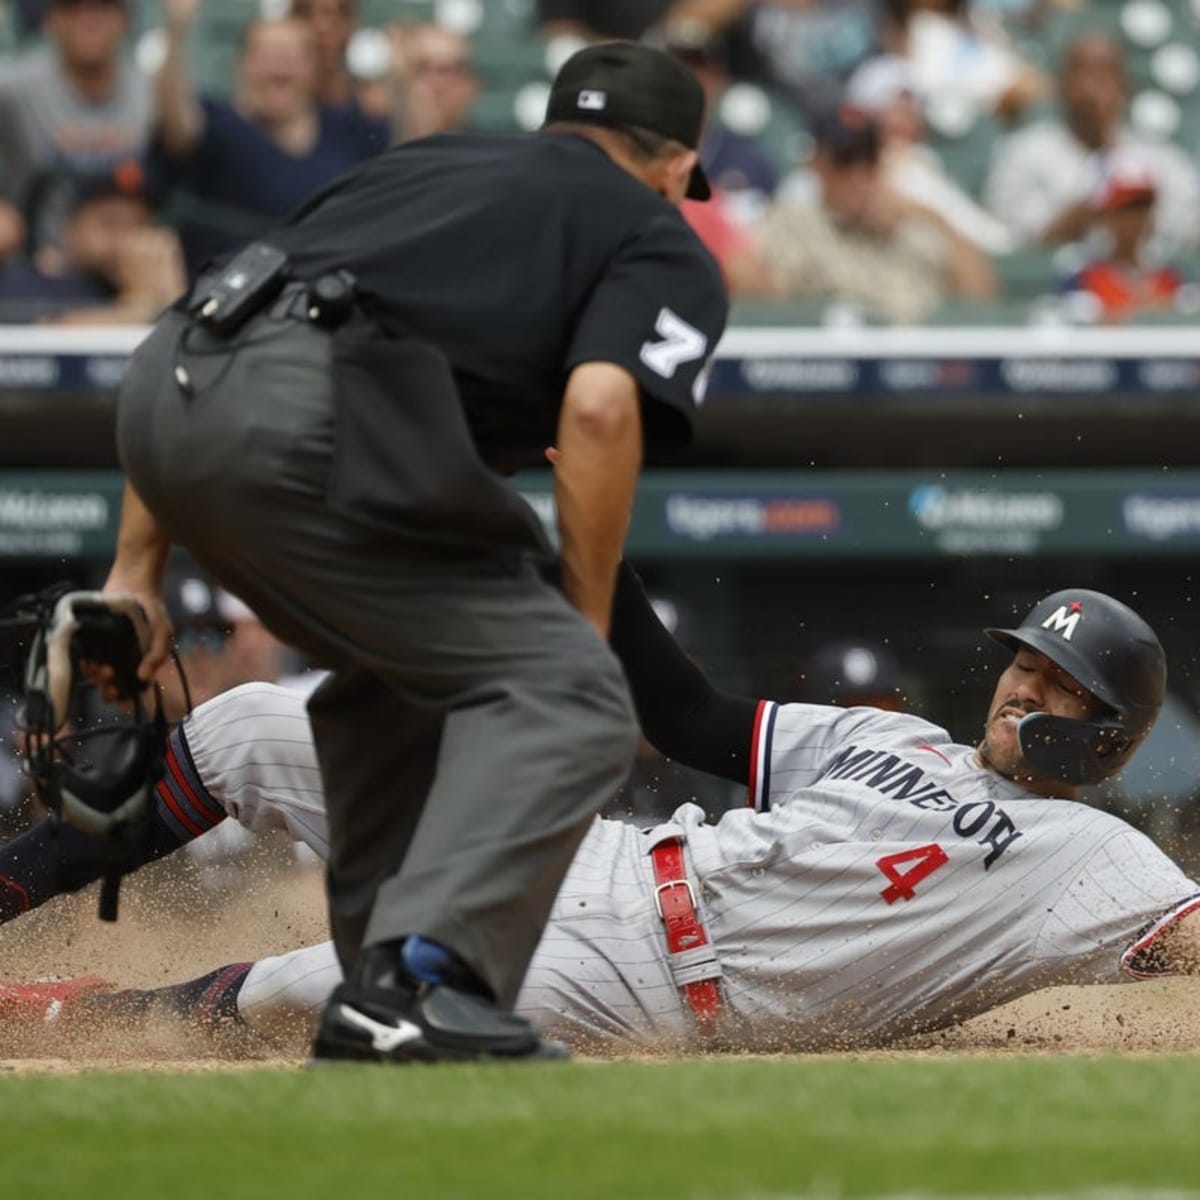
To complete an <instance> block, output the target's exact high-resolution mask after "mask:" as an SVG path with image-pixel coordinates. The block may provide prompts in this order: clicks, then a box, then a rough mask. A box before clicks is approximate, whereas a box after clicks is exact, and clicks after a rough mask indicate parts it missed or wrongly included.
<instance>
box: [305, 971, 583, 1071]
mask: <svg viewBox="0 0 1200 1200" xmlns="http://www.w3.org/2000/svg"><path fill="white" fill-rule="evenodd" d="M312 1055H313V1061H314V1062H317V1063H320V1062H470V1061H474V1060H479V1059H494V1060H505V1061H518V1060H530V1061H533V1060H545V1059H561V1058H568V1057H570V1056H569V1054H568V1053H567V1050H566V1048H565V1047H564V1046H561V1045H560V1044H559V1043H557V1042H550V1041H546V1040H544V1039H543V1038H541V1037H540V1036H539V1035H538V1034H537V1032H536V1031H535V1030H534V1028H533V1026H532V1025H530V1024H529V1022H528V1021H526V1020H525V1019H524V1017H519V1016H517V1015H516V1014H515V1013H511V1012H508V1011H506V1010H505V1009H502V1008H498V1007H497V1006H496V1005H495V1004H494V1003H493V1002H492V1001H491V1000H489V999H487V998H486V997H484V996H480V995H477V994H475V993H473V992H469V991H464V990H462V989H461V988H458V987H452V986H449V985H447V984H434V985H430V984H425V983H420V982H418V981H416V980H414V979H413V978H412V977H411V976H409V975H408V974H407V972H405V971H404V969H403V967H402V966H400V965H399V962H398V960H397V958H396V957H395V956H393V955H387V954H386V953H381V951H380V948H377V947H375V948H372V949H371V950H368V951H365V952H364V960H363V962H361V963H360V964H359V967H358V969H356V971H355V972H354V975H353V977H352V978H351V979H350V980H348V981H347V982H346V983H343V984H341V985H340V986H339V987H338V988H336V989H335V991H334V993H333V995H332V996H331V997H330V998H329V1002H328V1003H327V1004H326V1006H325V1011H324V1012H323V1013H322V1014H321V1024H320V1026H319V1028H318V1029H317V1036H316V1039H315V1041H314V1042H313V1051H312Z"/></svg>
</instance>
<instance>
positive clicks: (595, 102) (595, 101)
mask: <svg viewBox="0 0 1200 1200" xmlns="http://www.w3.org/2000/svg"><path fill="white" fill-rule="evenodd" d="M575 103H576V106H577V107H579V108H584V109H587V111H588V112H603V111H604V110H605V109H606V108H607V107H608V93H607V92H580V93H579V99H578V100H577V101H576V102H575Z"/></svg>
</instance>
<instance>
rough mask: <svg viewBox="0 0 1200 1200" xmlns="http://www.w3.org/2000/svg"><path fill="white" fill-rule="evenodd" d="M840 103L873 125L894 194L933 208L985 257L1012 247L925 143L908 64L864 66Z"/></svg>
mask: <svg viewBox="0 0 1200 1200" xmlns="http://www.w3.org/2000/svg"><path fill="white" fill-rule="evenodd" d="M845 100H846V103H847V104H848V105H850V106H851V107H852V108H856V109H858V111H860V112H863V113H866V114H867V115H868V116H869V117H871V118H872V119H873V120H875V121H876V122H877V123H878V125H879V131H880V137H881V138H882V141H883V151H882V162H883V169H884V175H885V177H886V179H887V182H888V184H889V185H890V186H891V187H892V188H893V189H894V190H895V191H896V193H897V194H898V195H900V196H902V197H904V198H905V199H906V200H911V201H913V203H915V204H921V205H924V206H925V207H926V208H929V209H932V210H933V211H934V212H936V213H937V214H938V216H940V217H941V218H942V219H943V220H944V221H946V223H947V224H949V225H950V227H951V228H952V229H954V231H955V232H956V233H958V234H959V235H961V236H962V237H964V238H966V239H967V240H968V241H969V242H971V243H972V244H973V245H975V246H977V247H978V248H979V249H980V250H982V251H983V252H984V253H985V254H989V255H996V254H1007V253H1008V252H1009V251H1011V250H1012V249H1013V236H1012V234H1011V233H1010V232H1009V230H1008V228H1007V227H1006V226H1005V225H1004V223H1003V222H1001V221H999V220H998V219H997V218H996V217H994V216H992V214H991V213H989V212H988V211H987V210H986V209H984V208H983V207H981V206H980V205H979V204H977V203H976V202H975V200H973V199H972V198H971V197H970V196H969V195H967V193H966V192H965V191H964V190H963V189H962V188H961V187H960V186H959V185H958V184H957V183H956V182H955V181H954V180H953V179H952V178H951V177H950V176H949V175H948V174H947V173H946V171H945V168H944V167H943V166H942V163H941V160H940V159H939V158H938V156H937V154H936V153H935V152H934V151H933V150H932V149H930V147H929V146H927V145H926V144H925V143H924V136H925V124H924V120H923V118H922V115H921V108H920V104H919V101H918V96H917V89H916V84H915V82H914V80H913V75H912V68H911V66H910V65H909V64H908V62H906V61H905V60H904V59H902V58H899V57H897V56H895V55H882V56H881V57H879V58H873V59H871V60H870V61H869V62H866V63H864V64H863V65H862V66H861V67H859V69H858V70H857V71H856V72H855V73H854V75H853V76H852V77H851V79H850V82H849V84H848V85H847V87H846V95H845Z"/></svg>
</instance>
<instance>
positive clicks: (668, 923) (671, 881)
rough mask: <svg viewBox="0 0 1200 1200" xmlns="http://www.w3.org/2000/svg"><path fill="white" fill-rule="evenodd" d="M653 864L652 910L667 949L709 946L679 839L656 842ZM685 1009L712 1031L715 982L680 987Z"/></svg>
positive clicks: (717, 1004) (717, 1002) (717, 1006)
mask: <svg viewBox="0 0 1200 1200" xmlns="http://www.w3.org/2000/svg"><path fill="white" fill-rule="evenodd" d="M650 861H651V862H652V863H653V864H654V882H655V888H654V908H655V910H656V911H657V913H658V915H659V916H660V917H661V918H662V921H663V925H664V926H665V927H666V930H667V949H668V950H669V951H670V952H671V953H672V954H682V953H683V952H684V951H686V950H695V949H696V948H697V947H699V946H707V945H708V934H707V933H705V932H704V926H703V925H702V924H701V923H700V918H699V916H698V915H697V913H696V895H695V893H694V892H693V891H692V885H691V883H690V882H689V881H688V878H687V870H686V868H685V866H684V861H683V842H682V841H681V840H680V839H679V838H672V839H670V840H669V841H665V842H659V844H658V845H657V846H655V847H654V849H653V850H651V851H650ZM682 991H683V995H684V998H685V999H686V1000H687V1002H688V1007H689V1008H691V1010H692V1012H693V1013H695V1014H696V1017H697V1019H698V1021H699V1022H700V1026H701V1028H702V1029H705V1030H708V1029H711V1027H712V1025H713V1023H714V1022H715V1021H716V1018H717V1017H718V1016H719V1015H720V1013H721V990H720V988H719V987H718V986H717V981H716V980H715V979H700V980H697V981H696V982H695V983H685V984H683V987H682Z"/></svg>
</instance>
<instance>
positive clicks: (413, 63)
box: [393, 25, 479, 142]
mask: <svg viewBox="0 0 1200 1200" xmlns="http://www.w3.org/2000/svg"><path fill="white" fill-rule="evenodd" d="M393 40H394V45H395V72H394V79H393V88H394V104H395V114H394V129H395V134H396V140H397V141H398V142H407V141H412V140H413V139H415V138H421V137H430V136H432V135H433V134H435V133H462V132H463V131H465V130H466V129H468V128H469V127H470V124H471V115H472V113H473V111H474V108H475V102H476V101H477V100H478V99H479V76H478V75H477V74H476V71H475V59H474V52H473V50H472V47H471V43H470V41H469V40H468V39H467V38H465V37H463V36H462V34H459V33H455V32H453V30H450V29H446V28H444V27H443V26H441V25H413V26H399V27H397V28H396V29H395V31H394V32H393Z"/></svg>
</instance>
